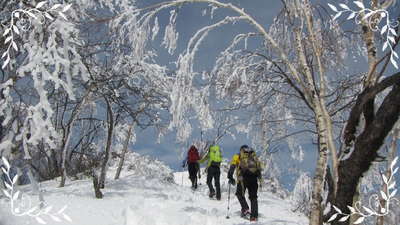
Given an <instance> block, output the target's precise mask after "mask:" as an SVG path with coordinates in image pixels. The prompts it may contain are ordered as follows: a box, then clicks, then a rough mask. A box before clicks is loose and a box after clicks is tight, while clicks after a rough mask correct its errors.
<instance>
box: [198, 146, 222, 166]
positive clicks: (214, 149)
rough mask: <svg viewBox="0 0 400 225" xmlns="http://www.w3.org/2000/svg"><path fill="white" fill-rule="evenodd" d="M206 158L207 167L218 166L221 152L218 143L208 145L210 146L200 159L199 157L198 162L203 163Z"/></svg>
mask: <svg viewBox="0 0 400 225" xmlns="http://www.w3.org/2000/svg"><path fill="white" fill-rule="evenodd" d="M206 160H208V162H207V167H210V166H211V165H216V166H219V165H220V164H221V161H222V153H221V149H220V147H219V146H218V145H212V146H210V148H209V149H208V151H207V154H206V155H205V156H204V157H203V158H202V159H200V160H199V161H198V162H199V163H203V162H205V161H206Z"/></svg>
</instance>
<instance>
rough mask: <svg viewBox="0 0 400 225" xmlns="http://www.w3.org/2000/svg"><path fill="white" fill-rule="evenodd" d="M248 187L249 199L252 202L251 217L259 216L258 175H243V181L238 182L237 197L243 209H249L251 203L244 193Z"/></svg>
mask: <svg viewBox="0 0 400 225" xmlns="http://www.w3.org/2000/svg"><path fill="white" fill-rule="evenodd" d="M246 189H247V190H248V192H249V199H250V204H251V214H250V216H251V217H254V218H258V202H257V190H258V183H257V177H256V176H249V177H246V176H244V177H243V181H240V182H238V183H237V187H236V197H237V198H238V200H239V203H240V206H241V207H242V211H244V210H248V209H249V205H248V204H247V201H246V198H245V197H244V194H245V192H246Z"/></svg>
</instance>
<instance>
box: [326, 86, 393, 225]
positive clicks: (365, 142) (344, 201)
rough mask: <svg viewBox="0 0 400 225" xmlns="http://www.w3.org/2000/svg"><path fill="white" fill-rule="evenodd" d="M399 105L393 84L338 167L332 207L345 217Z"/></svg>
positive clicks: (337, 223)
mask: <svg viewBox="0 0 400 225" xmlns="http://www.w3.org/2000/svg"><path fill="white" fill-rule="evenodd" d="M399 101H400V84H396V85H394V86H393V89H392V90H391V91H390V92H389V94H388V95H387V96H386V97H385V99H384V100H383V102H382V104H381V106H380V108H379V109H378V111H377V112H376V116H375V119H374V121H373V122H372V123H371V124H370V126H369V127H368V129H365V130H364V131H363V132H362V133H361V134H360V135H359V136H358V137H357V138H356V140H355V143H354V150H353V152H352V153H351V155H350V156H349V158H347V159H346V160H343V161H341V163H340V166H339V182H338V192H337V195H336V199H335V203H334V204H335V205H336V206H337V207H338V208H340V209H341V210H342V211H344V212H346V213H349V210H348V208H347V206H348V205H352V204H353V196H354V194H355V192H356V190H357V184H358V182H359V180H360V178H361V177H362V175H363V174H364V173H365V172H366V171H368V169H369V167H370V166H371V163H372V161H373V160H374V159H375V158H376V157H377V151H378V150H379V149H380V147H381V146H382V144H383V142H384V140H385V137H386V136H387V134H388V133H389V132H390V131H391V130H392V128H393V126H394V124H395V123H396V121H397V120H398V119H399V112H400V105H399V104H398V102H399ZM347 224H349V222H348V221H345V222H343V223H342V222H338V221H336V220H335V221H333V222H332V225H347Z"/></svg>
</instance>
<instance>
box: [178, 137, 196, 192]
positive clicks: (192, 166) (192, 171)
mask: <svg viewBox="0 0 400 225" xmlns="http://www.w3.org/2000/svg"><path fill="white" fill-rule="evenodd" d="M199 159H200V155H199V151H198V150H197V148H196V147H195V146H194V145H192V146H190V148H189V151H188V153H187V157H186V159H185V160H184V161H183V165H182V167H185V166H186V164H187V165H188V170H189V179H190V181H191V182H192V189H197V172H198V170H199V169H200V167H199V163H198V162H197V161H198V160H199Z"/></svg>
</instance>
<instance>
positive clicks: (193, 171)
mask: <svg viewBox="0 0 400 225" xmlns="http://www.w3.org/2000/svg"><path fill="white" fill-rule="evenodd" d="M188 169H189V179H190V181H191V182H192V188H195V181H196V173H197V171H196V164H195V163H189V165H188Z"/></svg>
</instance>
